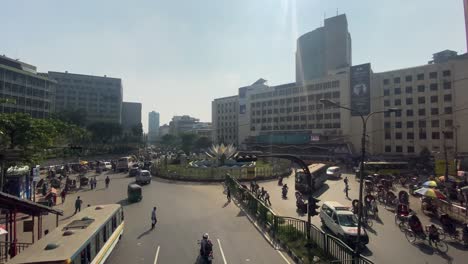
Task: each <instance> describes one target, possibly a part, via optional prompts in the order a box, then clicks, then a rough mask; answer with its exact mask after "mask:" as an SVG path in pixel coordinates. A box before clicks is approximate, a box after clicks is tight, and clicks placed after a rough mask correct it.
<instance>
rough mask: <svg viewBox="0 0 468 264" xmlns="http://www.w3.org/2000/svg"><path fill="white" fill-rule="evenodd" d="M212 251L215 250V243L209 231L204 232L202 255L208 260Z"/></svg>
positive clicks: (201, 244) (201, 245) (201, 247)
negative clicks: (210, 237)
mask: <svg viewBox="0 0 468 264" xmlns="http://www.w3.org/2000/svg"><path fill="white" fill-rule="evenodd" d="M212 251H213V243H211V240H210V239H209V235H208V233H205V234H203V238H202V240H201V242H200V256H202V257H203V258H204V259H205V260H208V258H209V256H210V255H211V253H212Z"/></svg>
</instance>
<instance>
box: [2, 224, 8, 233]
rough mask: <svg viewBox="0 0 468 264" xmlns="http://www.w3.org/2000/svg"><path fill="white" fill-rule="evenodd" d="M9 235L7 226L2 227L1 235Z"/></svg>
mask: <svg viewBox="0 0 468 264" xmlns="http://www.w3.org/2000/svg"><path fill="white" fill-rule="evenodd" d="M5 234H8V231H7V230H6V228H5V225H0V235H5Z"/></svg>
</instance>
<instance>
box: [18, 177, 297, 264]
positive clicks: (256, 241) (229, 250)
mask: <svg viewBox="0 0 468 264" xmlns="http://www.w3.org/2000/svg"><path fill="white" fill-rule="evenodd" d="M105 175H106V173H103V174H101V175H100V176H98V177H97V180H98V183H97V188H96V189H95V190H89V189H84V190H81V191H78V192H76V193H70V194H69V195H68V196H67V198H66V201H65V203H64V204H60V203H59V204H58V205H57V206H56V208H58V209H62V210H64V216H63V217H60V223H62V222H63V221H66V220H67V219H68V218H69V217H70V216H72V214H73V212H74V201H75V199H76V197H77V196H78V195H79V196H81V199H82V200H83V207H85V206H87V205H88V204H90V205H96V204H107V203H120V204H121V205H122V206H123V207H124V213H125V229H124V234H123V237H122V239H121V241H120V242H119V243H118V244H117V246H116V248H115V249H114V251H113V252H112V254H111V255H110V257H109V259H108V260H107V263H151V264H157V263H162V264H164V263H197V258H198V253H199V245H198V244H197V241H198V240H200V239H201V237H202V234H203V233H205V232H208V233H209V234H210V239H211V240H212V242H213V245H214V262H213V263H224V264H226V263H272V264H284V263H293V261H291V260H290V259H289V257H288V256H287V255H286V253H285V252H282V251H279V250H277V249H275V248H274V247H272V246H271V245H270V244H269V243H268V241H267V240H266V239H265V238H264V237H263V236H262V234H261V233H260V232H259V231H258V230H257V229H256V228H255V227H254V226H253V225H252V223H251V222H250V221H249V220H248V218H247V217H246V215H245V214H244V213H243V212H242V211H241V210H240V209H239V208H238V207H237V206H236V205H235V204H234V203H233V202H231V203H228V202H227V200H226V197H225V195H224V194H223V187H222V185H220V184H197V183H186V182H184V183H177V182H169V181H166V180H161V179H156V178H153V181H152V183H151V184H149V185H146V186H143V199H142V201H140V202H138V203H133V204H128V202H127V185H128V184H129V183H130V182H133V181H134V178H130V177H128V176H127V174H124V173H110V172H109V174H108V175H109V176H110V179H111V182H110V186H109V189H106V188H105V187H104V178H105ZM59 201H60V199H59ZM153 206H156V207H157V208H158V209H157V215H158V223H157V225H156V227H155V229H154V230H151V229H150V227H151V219H150V216H151V210H152V208H153ZM53 228H55V216H45V217H44V219H43V230H46V229H49V230H52V229H53ZM18 229H19V230H21V231H22V228H21V224H20V225H19V228H18ZM36 232H37V231H36ZM18 237H19V239H18V241H19V242H31V233H22V232H19V234H18ZM36 239H37V235H36Z"/></svg>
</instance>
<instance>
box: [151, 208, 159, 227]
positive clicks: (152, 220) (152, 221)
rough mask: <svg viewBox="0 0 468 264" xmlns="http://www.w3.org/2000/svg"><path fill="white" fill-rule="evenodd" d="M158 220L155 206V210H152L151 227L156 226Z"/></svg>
mask: <svg viewBox="0 0 468 264" xmlns="http://www.w3.org/2000/svg"><path fill="white" fill-rule="evenodd" d="M157 222H158V219H157V218H156V206H155V207H153V211H151V229H154V226H155V225H156V223H157Z"/></svg>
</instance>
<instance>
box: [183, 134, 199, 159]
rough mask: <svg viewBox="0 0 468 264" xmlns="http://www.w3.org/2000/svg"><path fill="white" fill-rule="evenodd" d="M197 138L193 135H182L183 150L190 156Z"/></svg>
mask: <svg viewBox="0 0 468 264" xmlns="http://www.w3.org/2000/svg"><path fill="white" fill-rule="evenodd" d="M197 137H198V136H197V135H196V134H193V133H183V134H181V135H180V140H181V148H182V150H183V151H184V152H185V153H187V154H189V153H190V152H191V151H192V150H193V147H194V145H195V141H196V140H197Z"/></svg>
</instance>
